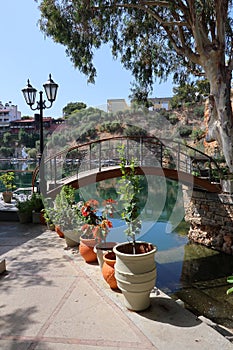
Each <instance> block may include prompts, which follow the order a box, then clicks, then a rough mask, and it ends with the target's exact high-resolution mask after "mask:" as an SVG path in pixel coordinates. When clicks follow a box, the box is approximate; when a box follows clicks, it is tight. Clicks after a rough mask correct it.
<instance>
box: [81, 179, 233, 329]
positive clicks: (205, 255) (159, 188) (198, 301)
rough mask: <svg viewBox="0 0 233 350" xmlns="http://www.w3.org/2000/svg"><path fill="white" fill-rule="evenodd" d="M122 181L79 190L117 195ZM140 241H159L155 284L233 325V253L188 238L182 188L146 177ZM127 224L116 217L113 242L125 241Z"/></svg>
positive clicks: (85, 195) (86, 196) (189, 305)
mask: <svg viewBox="0 0 233 350" xmlns="http://www.w3.org/2000/svg"><path fill="white" fill-rule="evenodd" d="M116 188H117V180H116V179H113V180H107V181H104V182H101V183H99V184H93V185H90V186H87V187H85V188H83V189H81V190H80V195H81V197H83V199H84V200H87V199H89V198H96V199H99V201H100V202H101V201H102V200H103V199H106V198H108V197H109V196H110V195H112V196H113V197H114V196H115V199H116V200H119V197H118V196H117V191H116ZM142 202H143V203H144V206H143V208H142V213H141V217H142V219H143V227H142V234H141V235H140V237H138V239H140V240H145V241H148V242H151V243H153V244H155V245H156V246H157V248H158V251H157V253H156V255H155V260H156V265H157V280H156V286H157V287H158V288H159V289H161V290H162V291H164V292H165V293H166V294H168V295H170V296H171V297H172V298H174V299H180V300H182V301H183V303H184V305H185V307H186V308H188V309H190V310H191V311H192V312H194V313H195V314H196V315H198V316H199V315H204V316H205V317H207V318H209V319H211V320H212V321H214V322H216V323H218V324H221V325H223V326H225V327H228V328H233V312H232V310H233V308H232V306H233V305H232V304H233V294H232V295H229V296H227V295H226V290H227V289H228V288H229V284H227V282H226V278H227V276H229V275H233V257H232V256H229V255H226V254H224V253H220V252H217V251H214V250H212V249H209V248H206V247H204V246H201V245H199V244H194V243H191V242H189V240H188V238H187V233H188V229H189V226H188V225H187V223H185V222H184V220H182V218H183V215H184V208H183V200H182V191H181V187H180V186H179V185H178V184H177V183H176V182H174V181H170V180H167V181H166V180H164V178H159V177H150V176H147V182H146V184H145V198H142ZM124 228H125V226H124V222H122V221H121V220H119V219H113V229H112V231H111V232H110V234H109V236H108V240H109V241H117V242H122V241H125V240H126V238H125V235H124V232H123V231H124Z"/></svg>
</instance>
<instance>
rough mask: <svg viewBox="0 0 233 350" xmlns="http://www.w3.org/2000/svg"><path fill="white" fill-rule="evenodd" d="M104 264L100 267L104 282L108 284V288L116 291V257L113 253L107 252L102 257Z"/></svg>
mask: <svg viewBox="0 0 233 350" xmlns="http://www.w3.org/2000/svg"><path fill="white" fill-rule="evenodd" d="M103 259H104V263H103V267H102V274H103V277H104V279H105V281H106V282H107V283H108V284H109V286H110V288H112V289H117V288H118V287H117V281H116V278H115V268H114V265H115V263H116V256H115V253H113V252H108V253H106V254H104V256H103Z"/></svg>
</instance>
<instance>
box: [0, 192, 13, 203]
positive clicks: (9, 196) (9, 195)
mask: <svg viewBox="0 0 233 350" xmlns="http://www.w3.org/2000/svg"><path fill="white" fill-rule="evenodd" d="M2 197H3V201H4V202H5V203H11V199H12V197H13V194H12V192H7V191H6V192H3V193H2Z"/></svg>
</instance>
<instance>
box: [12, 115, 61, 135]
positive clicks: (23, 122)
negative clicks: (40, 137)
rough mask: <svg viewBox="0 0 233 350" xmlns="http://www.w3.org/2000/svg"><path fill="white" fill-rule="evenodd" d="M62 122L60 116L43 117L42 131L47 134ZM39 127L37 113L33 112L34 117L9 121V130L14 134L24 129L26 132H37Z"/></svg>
mask: <svg viewBox="0 0 233 350" xmlns="http://www.w3.org/2000/svg"><path fill="white" fill-rule="evenodd" d="M63 122H64V119H62V118H59V119H54V118H52V117H45V118H43V131H44V132H45V133H47V134H48V133H52V132H53V131H54V130H55V129H56V128H57V126H58V125H60V124H62V123H63ZM39 128H40V121H39V114H35V115H34V118H31V119H19V120H15V121H12V122H11V123H10V132H11V133H12V134H15V135H17V134H18V133H19V132H20V130H24V131H26V132H27V133H28V134H32V133H34V132H39Z"/></svg>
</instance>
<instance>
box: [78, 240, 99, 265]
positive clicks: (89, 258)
mask: <svg viewBox="0 0 233 350" xmlns="http://www.w3.org/2000/svg"><path fill="white" fill-rule="evenodd" d="M95 245H96V240H95V238H85V236H84V235H82V236H81V237H80V244H79V253H80V255H81V256H82V257H83V259H84V260H85V261H86V262H87V263H92V262H96V261H97V255H96V253H95V252H94V247H95Z"/></svg>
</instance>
